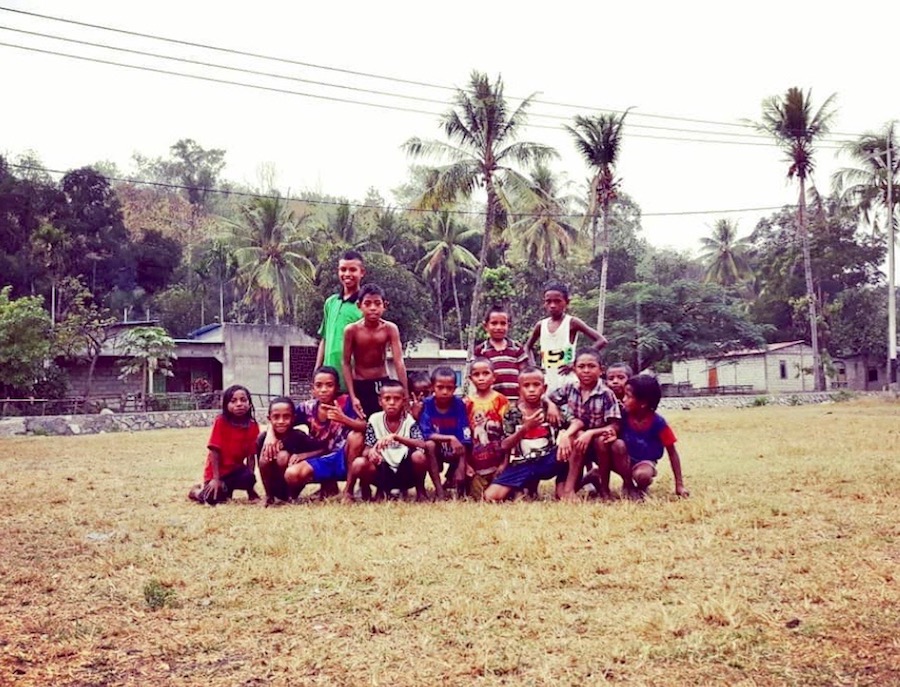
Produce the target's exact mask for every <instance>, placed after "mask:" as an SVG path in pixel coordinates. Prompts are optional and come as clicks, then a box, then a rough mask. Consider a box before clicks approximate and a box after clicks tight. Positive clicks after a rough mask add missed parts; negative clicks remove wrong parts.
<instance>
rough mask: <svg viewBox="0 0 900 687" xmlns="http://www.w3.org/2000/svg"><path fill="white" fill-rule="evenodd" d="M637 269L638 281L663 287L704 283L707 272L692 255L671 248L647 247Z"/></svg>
mask: <svg viewBox="0 0 900 687" xmlns="http://www.w3.org/2000/svg"><path fill="white" fill-rule="evenodd" d="M645 248H646V250H645V251H644V253H643V254H642V255H641V260H640V264H639V265H638V266H637V269H636V272H635V273H636V275H637V278H636V279H632V281H645V282H651V283H655V284H662V285H663V286H671V285H672V284H673V283H675V282H676V281H679V280H681V279H688V280H692V281H702V280H703V278H704V275H705V274H706V270H705V269H704V267H703V265H702V264H701V263H700V262H699V261H698V260H697V259H696V258H694V257H693V256H692V255H690V254H688V253H686V252H683V251H676V250H673V249H671V248H655V247H653V246H649V245H647V246H646V247H645Z"/></svg>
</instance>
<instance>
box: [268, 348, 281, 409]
mask: <svg viewBox="0 0 900 687" xmlns="http://www.w3.org/2000/svg"><path fill="white" fill-rule="evenodd" d="M283 395H284V346H269V396H270V397H271V396H283Z"/></svg>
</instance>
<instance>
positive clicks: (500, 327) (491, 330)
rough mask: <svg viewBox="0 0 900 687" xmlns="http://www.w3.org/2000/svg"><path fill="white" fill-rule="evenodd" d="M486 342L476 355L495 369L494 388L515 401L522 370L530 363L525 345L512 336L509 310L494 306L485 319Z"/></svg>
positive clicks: (479, 347) (479, 346)
mask: <svg viewBox="0 0 900 687" xmlns="http://www.w3.org/2000/svg"><path fill="white" fill-rule="evenodd" d="M484 329H485V331H486V332H487V334H488V338H487V340H486V341H483V342H481V343H480V344H478V345H477V346H476V347H475V357H476V358H486V359H487V360H488V361H490V363H491V367H493V369H494V389H496V390H497V391H499V392H500V393H501V394H503V395H504V396H506V398H508V399H509V402H510V403H515V402H516V401H517V400H518V398H519V372H520V371H521V370H522V368H524V367H525V366H526V365H527V364H528V354H527V353H526V352H525V348H524V347H523V346H521V345H520V344H519V343H517V342H516V341H513V340H512V339H510V338H509V337H508V336H507V334H508V333H509V313H508V312H506V310H505V309H503V308H501V307H499V306H496V305H495V306H493V307H492V308H491V309H490V310H488V312H487V316H486V317H485V318H484Z"/></svg>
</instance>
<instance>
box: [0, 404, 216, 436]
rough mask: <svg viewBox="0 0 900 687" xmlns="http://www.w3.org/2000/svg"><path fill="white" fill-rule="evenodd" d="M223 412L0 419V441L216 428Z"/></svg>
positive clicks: (201, 411)
mask: <svg viewBox="0 0 900 687" xmlns="http://www.w3.org/2000/svg"><path fill="white" fill-rule="evenodd" d="M219 412H220V411H219V410H182V411H172V412H166V411H163V412H156V413H151V412H148V413H109V414H106V413H102V414H99V415H48V416H46V417H10V418H3V419H0V437H9V436H23V435H24V436H43V435H71V434H104V433H108V432H139V431H143V430H146V429H172V428H182V427H212V424H213V421H214V420H215V419H216V416H217V415H218V414H219Z"/></svg>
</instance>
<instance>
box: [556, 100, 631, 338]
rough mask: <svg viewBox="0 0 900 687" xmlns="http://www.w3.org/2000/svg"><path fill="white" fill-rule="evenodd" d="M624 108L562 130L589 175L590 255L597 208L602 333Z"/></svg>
mask: <svg viewBox="0 0 900 687" xmlns="http://www.w3.org/2000/svg"><path fill="white" fill-rule="evenodd" d="M627 114H628V110H625V112H623V113H622V114H621V115H614V114H601V115H594V116H591V117H582V116H581V115H579V116H577V117H575V125H574V126H567V127H566V129H567V130H568V131H569V133H570V134H571V135H572V138H573V139H574V140H575V147H576V148H577V149H578V152H579V153H581V156H582V157H583V158H584V161H585V162H586V163H587V165H588V167H590V168H591V170H592V171H593V176H592V177H591V189H590V201H589V204H588V214H587V217H586V218H585V222H587V219H588V218H590V220H591V254H592V255H596V254H597V210H598V208H599V209H600V211H601V216H602V223H601V227H602V233H601V237H600V295H599V297H598V299H597V331H598V332H600V333H601V334H602V333H603V324H604V322H603V321H604V319H605V316H606V282H607V280H608V274H609V208H610V206H611V205H612V203H613V202H614V201H615V199H616V190H617V189H618V187H619V184H620V183H621V180H619V179H616V177H615V166H616V163H617V162H618V161H619V152H620V151H621V149H622V127H623V125H624V123H625V115H627Z"/></svg>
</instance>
